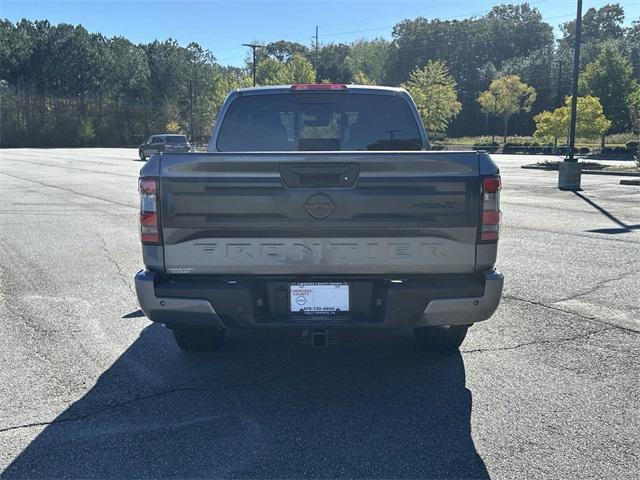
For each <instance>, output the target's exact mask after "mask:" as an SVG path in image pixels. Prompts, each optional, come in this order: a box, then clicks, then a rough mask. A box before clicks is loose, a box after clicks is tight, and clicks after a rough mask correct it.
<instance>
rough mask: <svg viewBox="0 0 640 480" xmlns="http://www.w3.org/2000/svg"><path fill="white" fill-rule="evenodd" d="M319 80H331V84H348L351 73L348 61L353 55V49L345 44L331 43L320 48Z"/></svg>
mask: <svg viewBox="0 0 640 480" xmlns="http://www.w3.org/2000/svg"><path fill="white" fill-rule="evenodd" d="M318 53H319V55H318V57H319V58H318V64H317V65H316V70H317V71H318V78H323V79H329V80H330V81H331V82H336V83H348V82H349V81H350V80H351V72H350V70H349V67H348V66H347V63H346V59H347V57H348V56H349V54H350V53H351V47H349V45H345V44H344V43H337V44H336V43H330V44H328V45H324V46H322V47H321V48H320V51H319V52H318Z"/></svg>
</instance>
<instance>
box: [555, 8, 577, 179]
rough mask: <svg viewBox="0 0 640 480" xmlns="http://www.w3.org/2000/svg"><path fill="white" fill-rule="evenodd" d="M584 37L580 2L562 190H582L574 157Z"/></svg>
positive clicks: (561, 167)
mask: <svg viewBox="0 0 640 480" xmlns="http://www.w3.org/2000/svg"><path fill="white" fill-rule="evenodd" d="M581 35H582V0H578V11H577V13H576V45H575V51H574V54H573V83H572V85H571V123H570V126H569V145H568V149H569V151H568V152H567V156H566V158H565V159H564V162H561V163H560V165H559V167H558V188H559V189H560V190H572V191H577V190H581V188H580V180H581V176H582V165H581V164H580V163H579V162H578V161H577V159H575V158H574V157H573V149H574V147H575V144H576V114H577V110H578V77H579V75H580V41H581Z"/></svg>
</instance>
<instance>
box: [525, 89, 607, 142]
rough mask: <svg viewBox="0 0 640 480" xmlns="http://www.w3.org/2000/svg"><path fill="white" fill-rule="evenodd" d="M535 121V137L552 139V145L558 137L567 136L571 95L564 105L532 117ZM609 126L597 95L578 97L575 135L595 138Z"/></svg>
mask: <svg viewBox="0 0 640 480" xmlns="http://www.w3.org/2000/svg"><path fill="white" fill-rule="evenodd" d="M534 120H535V122H536V131H535V133H534V136H535V137H536V138H540V139H544V140H548V139H553V140H554V145H555V144H557V140H558V138H562V137H564V138H568V136H569V122H570V120H571V97H567V98H566V99H565V104H564V106H562V107H560V108H557V109H555V110H554V111H553V112H548V111H547V112H542V113H540V114H538V115H536V116H535V117H534ZM609 128H611V121H610V120H608V119H607V118H606V117H605V115H604V113H603V110H602V105H601V104H600V100H599V99H598V98H597V97H592V96H586V97H578V101H577V110H576V136H578V137H581V138H597V137H598V136H601V135H604V133H605V132H606V131H607V130H609Z"/></svg>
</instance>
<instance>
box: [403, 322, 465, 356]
mask: <svg viewBox="0 0 640 480" xmlns="http://www.w3.org/2000/svg"><path fill="white" fill-rule="evenodd" d="M469 326H470V325H450V326H444V327H420V328H414V329H413V332H414V333H415V336H416V341H417V342H418V345H420V346H421V347H423V348H426V349H428V350H432V351H434V352H437V353H452V352H455V351H457V350H458V348H459V347H460V345H462V342H463V341H464V338H465V337H466V336H467V330H469Z"/></svg>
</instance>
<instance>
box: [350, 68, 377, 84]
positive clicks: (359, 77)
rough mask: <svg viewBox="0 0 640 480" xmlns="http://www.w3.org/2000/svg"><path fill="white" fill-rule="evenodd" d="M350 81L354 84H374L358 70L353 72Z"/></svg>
mask: <svg viewBox="0 0 640 480" xmlns="http://www.w3.org/2000/svg"><path fill="white" fill-rule="evenodd" d="M352 82H353V84H354V85H375V84H374V82H373V81H372V80H371V79H370V78H369V77H367V76H366V75H365V74H364V73H362V72H360V71H358V72H356V73H354V74H353V80H352Z"/></svg>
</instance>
